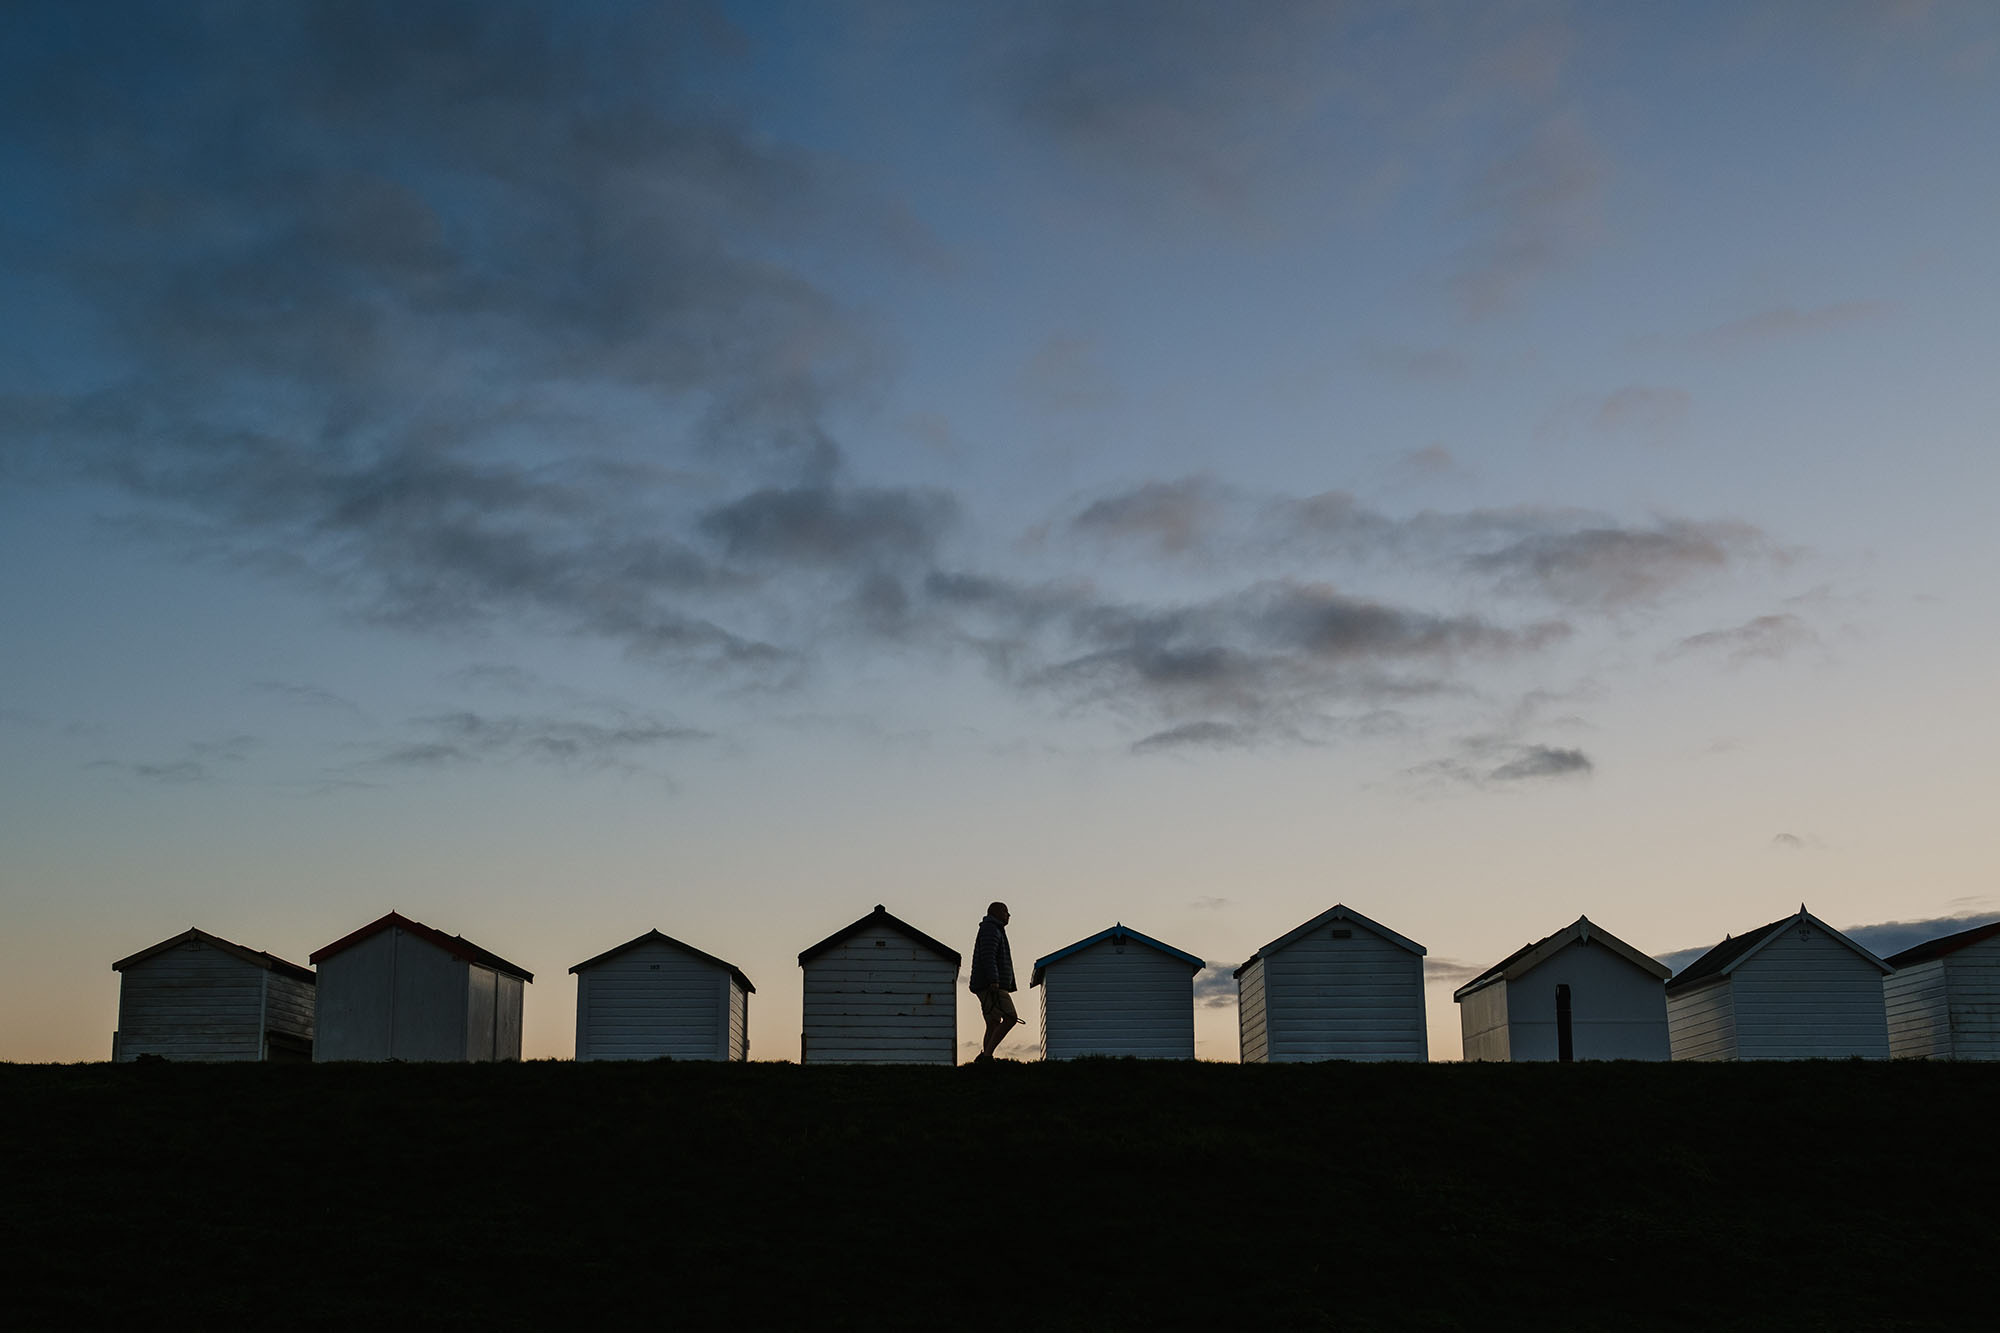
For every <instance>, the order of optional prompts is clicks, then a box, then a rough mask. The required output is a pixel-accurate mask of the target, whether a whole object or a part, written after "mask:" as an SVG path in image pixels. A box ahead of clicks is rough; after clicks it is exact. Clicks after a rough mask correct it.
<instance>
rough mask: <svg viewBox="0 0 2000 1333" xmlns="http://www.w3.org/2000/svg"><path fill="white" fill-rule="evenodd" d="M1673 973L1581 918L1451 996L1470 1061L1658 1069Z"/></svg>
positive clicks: (1663, 1050)
mask: <svg viewBox="0 0 2000 1333" xmlns="http://www.w3.org/2000/svg"><path fill="white" fill-rule="evenodd" d="M1670 971H1671V969H1669V968H1668V967H1667V966H1666V965H1665V964H1664V963H1661V962H1659V961H1658V960H1657V959H1654V958H1649V957H1647V956H1646V955H1645V954H1643V953H1640V952H1639V951H1638V950H1637V949H1635V948H1633V947H1632V946H1631V945H1629V944H1627V943H1625V941H1623V940H1621V939H1619V938H1618V937H1617V936H1616V935H1613V934H1612V933H1611V932H1610V931H1608V930H1606V929H1604V928H1603V927H1602V926H1600V925H1598V924H1596V923H1595V922H1593V921H1592V920H1591V919H1590V918H1589V917H1587V916H1580V917H1578V918H1577V919H1576V921H1575V922H1574V923H1573V924H1571V925H1568V926H1565V927H1563V928H1562V929H1561V930H1559V931H1557V932H1556V933H1555V934H1553V935H1550V936H1548V937H1547V938H1546V939H1540V940H1537V941H1535V942H1534V943H1533V944H1528V945H1523V946H1522V947H1521V948H1520V949H1518V950H1516V951H1515V952H1514V953H1512V954H1509V955H1508V956H1507V957H1505V958H1503V959H1501V960H1500V961H1499V962H1497V963H1495V964H1494V965H1493V966H1492V967H1489V968H1487V969H1486V970H1485V971H1484V972H1482V973H1480V974H1479V975H1478V976H1476V977H1474V978H1473V979H1472V980H1470V981H1468V982H1466V983H1465V984H1464V985H1463V986H1460V987H1459V988H1458V989H1457V990H1456V991H1454V992H1453V993H1452V997H1451V998H1452V999H1453V1000H1455V1001H1457V1002H1458V1021H1459V1030H1460V1032H1461V1033H1462V1034H1463V1039H1464V1042H1465V1058H1466V1059H1468V1060H1664V1059H1666V1058H1667V1056H1668V1049H1669V1048H1668V1043H1667V1001H1666V993H1665V991H1664V989H1663V986H1664V984H1665V982H1666V979H1667V977H1668V975H1669V974H1670Z"/></svg>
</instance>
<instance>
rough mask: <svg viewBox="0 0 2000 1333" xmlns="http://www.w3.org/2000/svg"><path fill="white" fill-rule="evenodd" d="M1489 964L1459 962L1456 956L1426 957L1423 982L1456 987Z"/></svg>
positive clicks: (1431, 984)
mask: <svg viewBox="0 0 2000 1333" xmlns="http://www.w3.org/2000/svg"><path fill="white" fill-rule="evenodd" d="M1490 966H1491V964H1490V963H1461V962H1460V961H1459V960H1458V959H1456V958H1433V957H1427V958H1425V959H1424V983H1425V984H1426V985H1430V986H1450V987H1452V988H1453V989H1456V988H1457V987H1460V986H1463V985H1464V984H1465V983H1466V982H1468V981H1470V980H1472V979H1473V978H1474V977H1476V976H1478V975H1479V974H1480V973H1481V972H1484V971H1485V970H1486V969H1487V968H1488V967H1490Z"/></svg>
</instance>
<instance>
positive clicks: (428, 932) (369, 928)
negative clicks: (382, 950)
mask: <svg viewBox="0 0 2000 1333" xmlns="http://www.w3.org/2000/svg"><path fill="white" fill-rule="evenodd" d="M391 926H396V927H399V928H400V929H401V930H403V931H404V933H406V934H410V935H414V936H416V937H417V938H418V939H420V940H423V941H425V942H426V943H428V944H435V945H436V946H437V947H438V948H440V949H443V950H444V951H445V952H446V953H448V954H450V955H451V956H452V957H454V958H456V959H459V960H460V961H461V962H467V963H477V964H478V965H479V966H481V967H490V968H493V969H494V970H495V971H499V972H508V973H512V974H513V975H514V976H517V977H519V978H520V979H521V980H523V981H533V980H534V979H535V974H534V973H532V972H530V971H528V970H527V969H526V968H524V967H517V966H515V965H514V964H513V963H510V962H508V961H507V960H506V959H505V958H502V957H501V956H500V955H499V954H497V953H493V952H490V951H489V950H486V949H482V948H480V947H479V946H478V945H476V944H474V943H473V942H472V941H471V940H469V939H467V938H465V936H463V935H447V934H445V933H444V932H443V931H441V930H437V929H435V928H433V927H431V926H427V925H425V924H424V923H423V922H421V921H412V920H410V918H408V917H406V916H404V915H403V914H402V913H401V912H391V913H389V914H388V915H387V916H384V917H381V918H380V919H378V920H375V921H370V922H369V923H368V924H367V925H365V926H363V927H362V928H361V929H359V930H357V931H355V932H354V933H353V934H352V935H343V936H342V937H341V938H339V939H337V940H335V941H334V942H333V943H331V944H329V945H327V946H326V947H325V948H323V949H315V950H313V954H312V961H313V962H315V963H323V962H325V961H326V960H327V959H329V958H331V957H333V956H334V955H335V954H337V953H345V952H346V951H347V950H349V949H352V948H353V947H354V946H355V945H357V944H359V943H361V942H362V941H363V940H365V939H368V938H370V937H371V936H375V935H379V934H381V933H382V932H383V931H385V930H387V929H389V927H391Z"/></svg>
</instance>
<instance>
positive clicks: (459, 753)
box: [369, 711, 712, 770]
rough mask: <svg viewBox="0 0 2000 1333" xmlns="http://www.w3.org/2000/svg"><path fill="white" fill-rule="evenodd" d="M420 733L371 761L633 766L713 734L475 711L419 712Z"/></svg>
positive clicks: (636, 721) (657, 724) (649, 721)
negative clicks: (662, 749) (429, 714)
mask: <svg viewBox="0 0 2000 1333" xmlns="http://www.w3.org/2000/svg"><path fill="white" fill-rule="evenodd" d="M415 726H416V727H417V729H418V731H419V732H420V733H422V736H421V739H418V740H413V741H410V742H408V743H406V744H402V745H397V746H394V747H392V748H390V749H388V750H385V751H383V752H382V753H381V754H379V755H377V756H376V757H375V758H374V759H373V760H371V761H369V762H370V763H371V764H373V765H378V766H385V767H391V768H437V767H443V766H449V765H455V764H473V763H488V762H492V763H510V762H513V761H516V760H529V761H533V762H537V763H549V764H556V765H560V766H563V767H574V768H583V769H599V768H617V769H625V770H630V769H631V768H633V767H634V761H635V759H636V758H638V757H641V756H644V755H646V754H649V753H651V752H653V751H655V750H657V749H659V748H660V747H662V746H669V745H675V744H681V743H685V742H688V741H701V740H709V739H712V735H711V733H709V732H706V731H701V730H698V729H696V728H693V727H681V726H674V725H671V724H669V723H666V722H663V721H660V720H659V719H657V718H648V717H628V718H624V719H621V720H619V721H616V722H612V723H608V724H607V723H599V722H590V721H584V720H579V719H575V718H554V717H521V716H505V715H502V716H495V715H489V714H484V713H476V712H471V711H460V712H454V713H442V714H438V715H436V716H433V717H425V718H418V719H417V720H416V723H415Z"/></svg>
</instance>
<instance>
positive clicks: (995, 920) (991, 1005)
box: [972, 903, 1021, 1064]
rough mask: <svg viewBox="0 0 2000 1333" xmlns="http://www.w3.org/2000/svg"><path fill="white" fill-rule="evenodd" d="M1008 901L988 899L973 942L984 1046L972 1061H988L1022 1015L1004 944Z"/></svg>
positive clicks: (974, 989)
mask: <svg viewBox="0 0 2000 1333" xmlns="http://www.w3.org/2000/svg"><path fill="white" fill-rule="evenodd" d="M1007 921H1008V915H1007V904H1005V903H990V904H988V905H987V908H986V916H985V919H984V920H982V921H981V922H980V923H979V939H978V941H977V942H975V943H974V944H973V946H972V993H973V994H974V995H977V996H978V997H979V1008H980V1012H982V1013H983V1014H985V1015H986V1048H985V1049H984V1050H982V1051H980V1052H979V1054H978V1055H977V1056H975V1057H974V1058H973V1061H972V1062H973V1063H974V1064H978V1063H979V1062H980V1061H982V1060H985V1061H989V1062H990V1061H991V1060H992V1059H993V1049H994V1047H996V1046H998V1045H999V1044H1000V1039H1001V1038H1002V1037H1004V1036H1006V1035H1007V1033H1008V1031H1009V1029H1011V1028H1012V1027H1013V1026H1014V1025H1015V1024H1016V1023H1019V1022H1020V1021H1021V1016H1020V1015H1019V1014H1017V1013H1015V1012H1014V995H1013V991H1014V951H1013V950H1012V949H1010V948H1008V947H1007Z"/></svg>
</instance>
